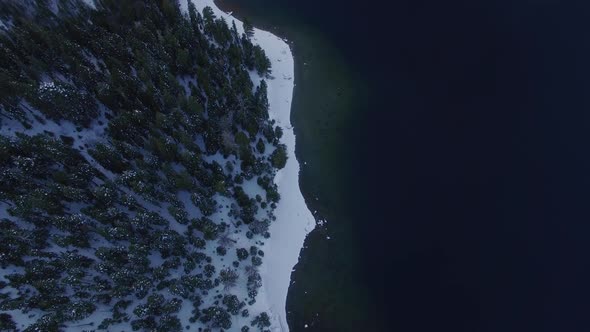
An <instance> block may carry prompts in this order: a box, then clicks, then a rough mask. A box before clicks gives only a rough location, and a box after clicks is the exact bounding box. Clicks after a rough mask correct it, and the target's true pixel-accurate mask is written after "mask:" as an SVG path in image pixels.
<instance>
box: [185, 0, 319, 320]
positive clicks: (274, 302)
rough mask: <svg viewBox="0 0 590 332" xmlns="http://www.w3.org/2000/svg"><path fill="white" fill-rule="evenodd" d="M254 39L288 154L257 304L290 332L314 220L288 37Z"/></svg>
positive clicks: (198, 2)
mask: <svg viewBox="0 0 590 332" xmlns="http://www.w3.org/2000/svg"><path fill="white" fill-rule="evenodd" d="M193 2H194V4H195V6H196V7H197V9H198V10H199V11H202V10H203V8H205V7H206V6H210V7H211V8H213V11H214V12H215V15H216V16H218V17H223V18H225V20H226V21H227V22H228V23H229V24H230V25H231V22H232V21H236V25H237V26H238V29H239V30H240V31H242V24H241V22H240V21H238V20H237V19H235V18H233V17H232V16H231V15H229V14H227V13H224V12H223V11H221V10H220V9H219V8H217V7H216V6H215V3H214V2H213V0H193ZM181 4H182V6H183V9H184V10H185V11H186V4H185V3H184V2H182V1H181ZM253 42H254V43H257V44H259V45H260V46H261V47H262V48H263V49H264V51H265V52H266V55H267V56H268V58H269V59H270V61H271V63H272V78H271V79H267V83H268V101H269V104H270V111H269V112H270V116H271V118H272V119H274V120H276V122H277V124H278V125H279V126H281V127H282V129H283V138H282V142H283V143H284V144H286V145H287V152H288V156H289V159H288V161H287V165H286V167H285V168H283V169H282V170H280V171H279V172H278V173H277V175H276V177H275V183H276V184H277V185H278V188H279V193H280V195H281V200H280V202H279V204H278V206H277V208H276V210H275V212H274V214H275V216H276V217H277V220H276V221H275V222H273V223H272V224H271V227H270V233H271V237H270V239H269V240H266V241H264V242H265V244H264V246H262V247H261V248H262V250H264V252H265V253H266V255H265V257H264V263H263V265H262V267H261V269H260V272H261V275H262V279H263V286H262V288H261V289H260V294H259V295H258V298H257V304H258V305H259V306H260V307H259V308H260V310H264V306H267V307H268V309H267V310H268V312H269V314H270V315H271V317H272V319H273V331H288V330H289V327H288V326H287V319H286V309H285V307H286V301H287V291H288V290H289V285H290V283H291V272H292V270H293V267H294V266H295V264H297V261H298V259H299V253H300V251H301V248H302V247H303V242H304V240H305V237H306V236H307V234H308V233H309V232H311V231H312V230H313V228H314V226H315V220H314V218H313V216H312V214H311V212H310V211H309V209H308V208H307V205H306V204H305V200H304V199H303V195H302V194H301V191H300V190H299V162H298V161H297V159H296V158H295V133H294V132H293V126H292V125H291V120H290V118H291V100H292V97H293V87H294V59H293V55H292V54H291V50H290V48H289V45H288V44H287V42H286V41H285V40H283V39H281V38H279V37H277V36H275V35H273V34H272V33H270V32H267V31H263V30H260V29H255V30H254V37H253ZM253 80H254V81H255V83H256V78H254V77H253Z"/></svg>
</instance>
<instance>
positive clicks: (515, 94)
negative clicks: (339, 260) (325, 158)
mask: <svg viewBox="0 0 590 332" xmlns="http://www.w3.org/2000/svg"><path fill="white" fill-rule="evenodd" d="M394 3H395V4H394V5H392V4H391V3H390V4H389V5H388V6H387V7H386V8H387V10H384V11H385V12H387V13H388V15H385V17H390V19H389V20H388V21H387V22H383V21H382V22H381V23H378V22H375V19H376V18H370V17H366V18H364V19H363V21H365V20H366V25H364V27H365V28H361V29H363V30H365V29H366V30H365V32H367V33H368V32H370V31H377V32H376V35H375V37H378V38H374V39H373V40H374V41H377V40H379V39H380V40H381V43H387V44H386V45H384V46H382V47H380V48H379V47H371V50H372V51H370V53H371V55H372V56H373V57H374V58H373V61H371V62H370V63H372V64H375V65H376V66H375V68H371V69H370V74H369V75H370V81H372V82H375V83H377V84H376V86H375V91H376V93H375V99H374V100H372V101H371V105H370V107H369V108H368V112H367V113H366V114H365V125H364V126H363V127H364V132H365V136H364V137H365V138H364V141H363V144H362V146H364V147H365V150H364V156H365V158H366V159H365V160H366V162H365V163H363V164H362V166H361V167H360V168H359V174H362V184H361V186H362V187H363V188H364V191H365V192H367V193H370V194H369V195H368V196H367V199H366V200H365V201H364V202H363V203H362V210H364V211H369V214H370V215H371V218H367V219H365V220H366V221H367V224H366V226H365V227H363V228H362V229H363V232H362V235H361V236H362V237H363V239H364V244H365V245H364V251H365V253H366V255H365V257H367V260H366V271H367V272H368V273H367V278H370V279H371V282H372V283H371V284H372V286H373V293H372V295H373V297H374V299H375V301H377V302H378V303H380V304H381V306H380V308H381V309H382V310H381V311H382V312H381V317H382V319H383V325H382V327H383V330H391V331H590V314H589V313H590V286H589V285H590V283H589V282H588V281H589V280H590V259H589V253H590V241H589V235H590V177H589V174H590V172H589V171H590V149H588V144H589V143H590V107H589V106H590V105H589V104H590V103H589V102H590V67H589V61H588V59H590V17H589V14H590V7H589V5H588V4H583V3H581V2H580V3H573V2H565V1H489V2H482V1H446V2H445V1H411V2H410V1H394ZM377 21H379V20H378V19H377ZM385 23H387V24H385ZM365 47H367V48H369V47H370V46H369V45H366V46H365ZM359 59H361V58H360V57H359ZM365 61H367V63H368V58H366V60H365ZM381 66H382V67H383V68H384V69H383V70H382V71H378V68H379V67H381ZM377 91H378V92H377ZM377 96H379V97H377Z"/></svg>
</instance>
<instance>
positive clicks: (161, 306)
mask: <svg viewBox="0 0 590 332" xmlns="http://www.w3.org/2000/svg"><path fill="white" fill-rule="evenodd" d="M181 1H185V0H181ZM179 8H180V7H179V4H178V3H177V2H176V1H174V0H133V1H132V0H125V1H120V0H100V1H96V2H95V3H93V5H88V4H86V3H84V2H82V1H81V0H77V1H76V0H55V1H51V0H36V1H35V0H29V1H10V0H0V66H1V67H0V224H1V225H0V229H1V232H0V264H1V266H0V330H2V331H61V330H68V331H69V330H76V331H82V330H86V331H91V330H109V331H128V330H131V329H132V330H145V331H181V330H190V331H208V330H228V329H230V328H231V329H232V330H240V329H241V331H258V330H265V329H267V328H268V327H269V325H270V322H269V317H268V315H267V314H266V313H265V312H264V311H263V310H259V309H260V308H258V307H256V298H257V294H258V289H259V287H260V286H261V277H260V274H259V273H258V267H259V266H260V265H261V264H262V262H263V258H264V252H263V251H262V250H260V249H259V248H258V246H260V245H261V244H262V242H263V241H264V240H265V238H268V237H269V236H270V234H269V233H268V226H269V224H270V222H271V221H272V220H273V219H274V216H273V212H272V211H273V208H274V207H275V204H276V203H277V202H278V200H279V198H280V197H279V195H278V193H277V188H276V185H275V184H274V182H273V178H274V174H275V171H276V170H277V169H278V168H281V167H283V166H284V165H285V161H286V154H285V147H284V146H283V145H282V144H280V138H281V135H282V132H281V130H280V128H278V127H275V126H274V125H273V123H272V121H270V120H269V116H268V101H267V96H266V94H267V85H266V83H265V81H264V79H262V80H261V79H259V78H265V77H269V75H270V70H271V69H270V61H269V60H268V58H267V57H266V56H265V54H264V51H263V50H262V49H261V48H260V47H259V46H257V45H253V43H252V41H251V27H250V26H246V27H245V33H240V32H238V31H241V30H242V28H241V27H240V29H238V28H237V27H236V26H235V24H231V23H228V22H226V21H224V20H223V19H218V18H216V17H215V16H214V14H213V11H212V10H211V9H210V8H205V10H204V11H203V13H199V12H197V11H196V9H195V6H194V5H193V4H192V2H190V1H189V3H188V8H189V11H188V14H186V13H182V12H181V11H180V9H179ZM252 78H255V79H254V82H256V84H255V83H254V82H253V79H252Z"/></svg>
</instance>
